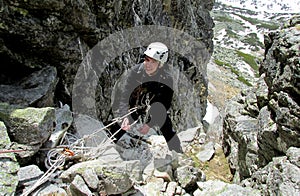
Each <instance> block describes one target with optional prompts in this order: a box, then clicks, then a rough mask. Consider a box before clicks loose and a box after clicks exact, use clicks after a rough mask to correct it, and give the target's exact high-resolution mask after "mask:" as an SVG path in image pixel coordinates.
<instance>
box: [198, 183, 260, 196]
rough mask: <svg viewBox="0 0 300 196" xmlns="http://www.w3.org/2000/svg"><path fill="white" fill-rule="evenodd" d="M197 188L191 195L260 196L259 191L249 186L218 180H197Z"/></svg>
mask: <svg viewBox="0 0 300 196" xmlns="http://www.w3.org/2000/svg"><path fill="white" fill-rule="evenodd" d="M197 185H198V187H199V189H197V190H196V191H195V192H194V194H193V195H195V196H205V195H219V196H231V195H236V196H245V195H249V196H252V195H253V196H254V195H255V196H260V195H261V194H260V191H259V190H255V189H252V188H249V187H241V186H239V185H236V184H229V183H225V182H222V181H219V180H208V181H206V182H197Z"/></svg>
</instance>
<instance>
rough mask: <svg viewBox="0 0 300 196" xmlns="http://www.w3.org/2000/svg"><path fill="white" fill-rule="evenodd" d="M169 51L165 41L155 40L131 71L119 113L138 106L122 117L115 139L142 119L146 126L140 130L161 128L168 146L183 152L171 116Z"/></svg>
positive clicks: (122, 113) (171, 94)
mask: <svg viewBox="0 0 300 196" xmlns="http://www.w3.org/2000/svg"><path fill="white" fill-rule="evenodd" d="M168 52H169V51H168V47H167V46H166V45H165V44H163V43H161V42H153V43H151V44H150V45H149V46H148V47H147V49H146V51H145V52H144V55H143V56H144V62H143V63H140V64H137V65H135V66H133V68H132V69H131V70H130V71H129V73H128V75H127V78H126V82H125V85H124V88H123V91H122V93H121V98H120V103H119V104H118V108H117V109H118V111H119V112H118V113H119V114H120V115H124V114H126V113H128V111H129V109H131V108H135V107H137V108H138V109H137V111H136V112H134V113H132V114H131V115H130V116H129V117H128V118H125V119H124V120H123V122H122V125H121V128H122V130H121V132H119V133H118V134H116V140H118V139H120V138H121V137H122V135H123V134H124V133H125V132H126V131H127V130H129V129H130V124H131V123H132V122H134V121H135V120H137V119H141V121H142V123H143V125H142V126H141V128H140V129H139V131H140V133H142V134H147V133H148V132H149V129H150V128H151V127H154V126H156V127H159V130H160V133H161V134H162V135H163V136H164V137H165V139H166V141H167V143H168V146H169V149H170V150H175V151H177V152H182V150H181V146H180V140H179V138H178V136H177V135H176V132H175V131H174V130H173V128H172V122H171V119H170V117H169V115H168V109H169V108H170V106H171V101H172V97H173V78H172V76H171V75H170V73H168V71H167V69H166V67H164V65H165V63H166V62H167V60H168Z"/></svg>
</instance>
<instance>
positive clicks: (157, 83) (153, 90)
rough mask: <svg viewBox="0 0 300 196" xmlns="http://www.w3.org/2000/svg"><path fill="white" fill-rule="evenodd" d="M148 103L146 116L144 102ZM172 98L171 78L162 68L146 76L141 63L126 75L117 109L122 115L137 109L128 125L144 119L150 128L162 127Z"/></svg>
mask: <svg viewBox="0 0 300 196" xmlns="http://www.w3.org/2000/svg"><path fill="white" fill-rule="evenodd" d="M147 97H148V100H149V101H150V102H149V103H150V105H151V107H150V110H149V112H148V114H149V115H147V112H146V109H147V107H146V100H147ZM172 97H173V78H172V77H171V75H170V74H169V73H168V72H167V71H166V70H165V69H163V68H159V69H158V71H157V73H156V74H155V75H153V76H149V75H148V74H146V72H145V70H144V65H143V63H141V64H137V65H136V66H134V67H133V68H132V69H131V70H130V71H129V73H128V77H127V78H126V83H125V86H124V89H123V93H122V95H121V98H120V105H119V109H120V112H121V113H122V115H124V114H127V113H128V110H129V109H130V108H134V107H136V106H137V107H139V109H138V111H137V112H135V113H133V114H132V115H131V117H132V118H129V119H130V123H132V122H133V121H134V120H136V119H138V117H139V116H141V117H142V118H144V117H145V116H148V118H147V119H145V118H144V120H145V122H144V123H147V124H148V125H149V126H150V127H152V126H154V125H158V126H162V125H163V123H164V122H165V118H166V115H167V111H168V110H169V108H170V106H171V102H172Z"/></svg>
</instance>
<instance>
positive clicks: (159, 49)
mask: <svg viewBox="0 0 300 196" xmlns="http://www.w3.org/2000/svg"><path fill="white" fill-rule="evenodd" d="M144 54H145V55H147V56H148V57H151V58H153V59H155V60H157V61H159V62H161V63H162V64H164V63H165V62H167V60H168V47H167V46H166V45H165V44H163V43H161V42H153V43H151V44H149V46H148V47H147V49H146V51H145V52H144Z"/></svg>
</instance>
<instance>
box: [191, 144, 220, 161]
mask: <svg viewBox="0 0 300 196" xmlns="http://www.w3.org/2000/svg"><path fill="white" fill-rule="evenodd" d="M214 154H215V144H214V143H213V142H208V143H207V144H205V145H204V146H203V148H202V150H201V151H200V152H198V153H197V155H196V157H197V158H198V159H199V160H200V161H201V162H206V161H209V160H210V159H211V158H212V157H213V156H214Z"/></svg>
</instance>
